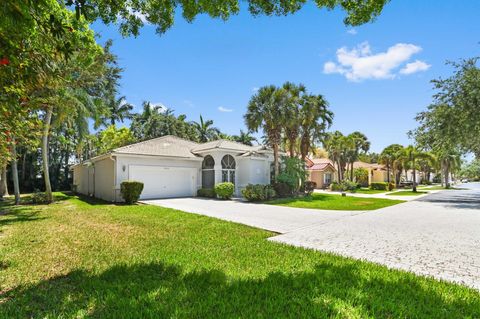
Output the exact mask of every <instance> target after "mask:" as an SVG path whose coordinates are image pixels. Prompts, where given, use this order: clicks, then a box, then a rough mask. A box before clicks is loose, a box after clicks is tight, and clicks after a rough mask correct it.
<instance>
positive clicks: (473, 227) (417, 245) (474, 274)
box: [271, 183, 480, 289]
mask: <svg viewBox="0 0 480 319" xmlns="http://www.w3.org/2000/svg"><path fill="white" fill-rule="evenodd" d="M458 187H462V188H468V189H462V190H445V191H440V192H437V193H433V194H431V195H428V196H425V197H423V198H420V199H418V200H414V201H411V202H407V203H404V204H400V205H396V206H391V207H387V208H384V209H380V210H376V211H370V212H365V213H363V214H359V215H354V216H349V217H348V218H343V219H341V220H337V221H331V222H329V223H326V224H322V225H315V226H312V227H311V228H308V229H302V230H299V231H293V232H290V233H286V234H282V235H280V236H276V237H273V238H271V240H274V241H278V242H283V243H288V244H292V245H297V246H302V247H309V248H314V249H320V250H326V251H331V252H334V253H337V254H341V255H344V256H349V257H354V258H358V259H366V260H369V261H373V262H377V263H380V264H384V265H386V266H388V267H391V268H397V269H403V270H408V271H412V272H415V273H417V274H421V275H427V276H433V277H435V278H437V279H444V280H448V281H454V282H458V283H462V284H465V285H468V286H471V287H474V288H477V289H480V183H468V184H465V185H460V186H458Z"/></svg>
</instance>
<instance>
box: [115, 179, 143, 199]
mask: <svg viewBox="0 0 480 319" xmlns="http://www.w3.org/2000/svg"><path fill="white" fill-rule="evenodd" d="M142 191H143V183H142V182H137V181H124V182H122V183H121V184H120V194H122V197H123V199H124V200H125V203H127V204H133V203H136V202H138V199H139V198H140V195H141V194H142Z"/></svg>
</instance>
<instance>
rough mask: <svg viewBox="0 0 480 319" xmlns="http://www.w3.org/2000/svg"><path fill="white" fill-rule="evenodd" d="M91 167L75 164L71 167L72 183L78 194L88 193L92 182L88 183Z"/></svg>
mask: <svg viewBox="0 0 480 319" xmlns="http://www.w3.org/2000/svg"><path fill="white" fill-rule="evenodd" d="M92 170H93V168H90V167H89V166H87V165H77V166H75V167H74V168H73V185H75V188H76V191H77V193H79V194H83V195H87V196H88V195H90V192H89V191H90V190H91V189H89V186H90V185H91V184H92V183H89V177H90V175H91V172H90V171H92Z"/></svg>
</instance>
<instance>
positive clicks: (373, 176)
mask: <svg viewBox="0 0 480 319" xmlns="http://www.w3.org/2000/svg"><path fill="white" fill-rule="evenodd" d="M306 166H307V171H308V172H309V180H310V181H312V182H315V183H317V188H319V189H323V188H328V187H329V186H330V184H331V183H332V182H335V181H337V180H338V176H337V167H336V165H335V164H334V163H333V162H332V161H331V160H330V159H328V158H314V159H309V158H307V160H306ZM353 168H354V169H355V168H364V169H366V170H367V171H368V184H371V183H378V182H386V181H388V173H387V170H386V168H385V166H384V165H382V164H370V163H365V162H360V161H357V162H354V163H353ZM346 174H348V172H346ZM391 180H393V177H392V179H391Z"/></svg>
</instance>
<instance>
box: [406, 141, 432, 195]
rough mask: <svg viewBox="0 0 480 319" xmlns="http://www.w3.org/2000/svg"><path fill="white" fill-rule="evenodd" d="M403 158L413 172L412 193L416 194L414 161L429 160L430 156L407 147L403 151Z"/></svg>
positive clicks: (410, 146) (416, 148)
mask: <svg viewBox="0 0 480 319" xmlns="http://www.w3.org/2000/svg"><path fill="white" fill-rule="evenodd" d="M403 158H404V160H405V162H406V163H408V164H410V165H411V168H412V170H413V191H414V192H416V191H417V165H416V162H415V161H416V160H417V159H421V158H431V154H430V153H428V152H424V151H422V150H421V149H419V148H418V147H415V146H413V145H409V146H407V147H406V148H405V149H404V150H403Z"/></svg>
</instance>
